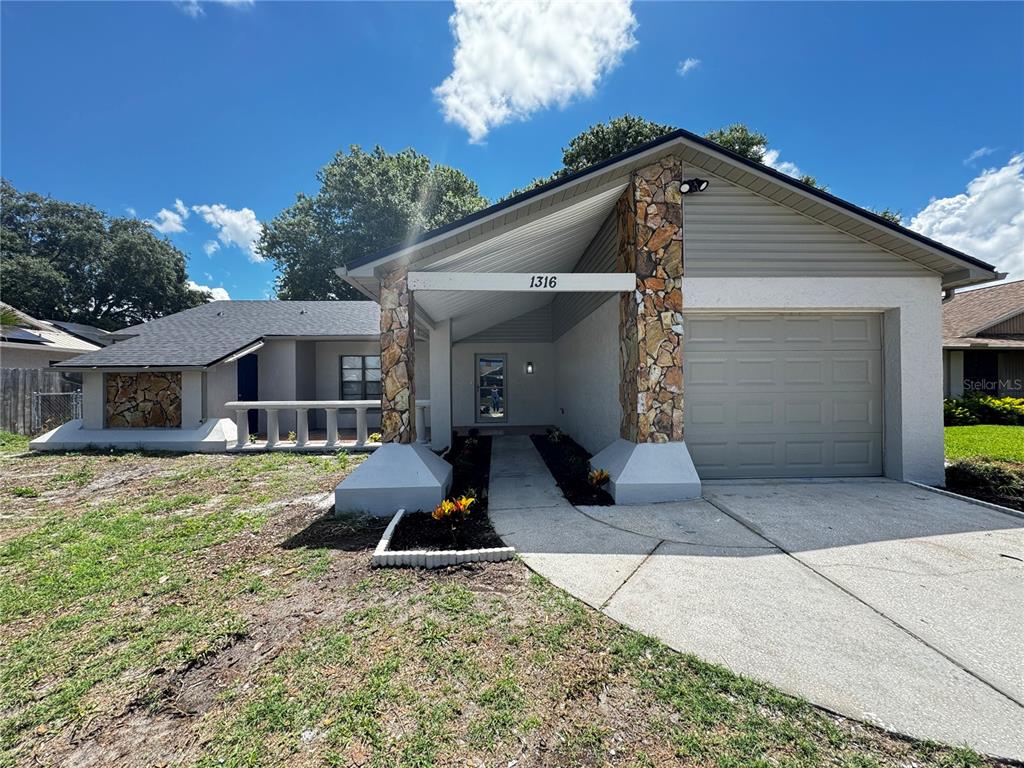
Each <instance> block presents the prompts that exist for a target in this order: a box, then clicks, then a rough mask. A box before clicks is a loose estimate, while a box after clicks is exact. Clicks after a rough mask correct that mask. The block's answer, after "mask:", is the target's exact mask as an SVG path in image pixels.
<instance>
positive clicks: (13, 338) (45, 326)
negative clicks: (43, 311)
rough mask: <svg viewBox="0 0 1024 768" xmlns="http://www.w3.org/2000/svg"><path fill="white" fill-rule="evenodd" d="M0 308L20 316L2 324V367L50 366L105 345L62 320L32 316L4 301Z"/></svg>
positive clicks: (0, 360)
mask: <svg viewBox="0 0 1024 768" xmlns="http://www.w3.org/2000/svg"><path fill="white" fill-rule="evenodd" d="M0 308H2V310H3V311H4V312H5V313H10V314H12V315H13V316H14V317H15V318H16V322H14V323H4V324H3V325H0V368H49V367H50V366H51V365H53V364H54V363H58V362H60V361H61V360H68V359H69V358H72V357H77V356H78V355H81V354H82V353H83V352H90V351H92V350H95V349H99V348H100V346H101V345H100V344H98V343H96V342H94V341H92V340H90V339H88V338H85V337H84V336H83V335H81V334H78V333H74V332H69V331H68V330H67V329H65V328H63V327H61V325H59V324H58V323H55V322H51V321H48V320H37V319H36V318H34V317H30V316H29V315H26V314H25V313H24V312H22V311H20V310H18V309H15V308H14V307H11V306H10V305H9V304H3V303H2V302H0Z"/></svg>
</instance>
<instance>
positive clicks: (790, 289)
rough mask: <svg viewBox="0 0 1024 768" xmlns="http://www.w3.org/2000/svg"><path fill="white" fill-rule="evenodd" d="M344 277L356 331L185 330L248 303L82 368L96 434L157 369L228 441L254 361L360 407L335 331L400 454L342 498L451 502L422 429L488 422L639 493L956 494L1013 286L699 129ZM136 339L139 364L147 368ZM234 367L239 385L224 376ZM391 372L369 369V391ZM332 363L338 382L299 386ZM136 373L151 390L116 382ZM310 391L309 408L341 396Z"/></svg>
mask: <svg viewBox="0 0 1024 768" xmlns="http://www.w3.org/2000/svg"><path fill="white" fill-rule="evenodd" d="M338 274H340V275H341V276H342V277H343V278H344V279H345V280H346V281H347V282H349V283H350V284H351V285H353V286H355V287H356V288H357V289H358V290H360V291H361V292H362V293H363V294H364V295H365V296H366V297H367V299H369V300H371V301H372V302H373V303H372V304H358V303H357V304H352V305H346V304H342V305H340V306H343V307H346V306H351V307H353V309H351V310H347V311H345V314H338V315H337V317H338V318H344V322H345V323H350V324H351V325H344V326H343V327H342V326H338V325H336V324H335V323H334V320H332V319H329V318H333V317H334V315H332V314H331V310H328V309H327V308H324V309H322V310H321V309H318V308H315V307H314V306H311V305H310V306H306V307H303V304H302V303H292V302H287V303H286V302H266V303H261V302H251V303H245V304H238V305H237V306H239V307H241V308H240V309H239V310H237V311H239V312H244V313H246V315H247V316H248V317H250V318H251V322H248V323H245V325H246V327H247V329H248V335H246V334H242V333H232V334H231V335H230V337H229V338H221V336H219V335H217V334H214V333H213V332H211V331H210V330H209V328H210V326H209V325H206V324H204V325H202V326H201V327H191V328H190V327H189V326H188V325H187V324H186V325H184V326H183V325H181V324H182V323H184V322H185V318H189V317H203V318H206V317H208V315H210V314H212V315H214V316H216V315H217V313H218V312H224V313H225V314H224V317H227V316H228V315H230V314H231V313H232V312H233V311H235V310H234V307H235V302H231V303H230V304H229V305H225V304H211V305H207V306H206V307H202V308H199V309H197V310H191V311H190V312H186V313H182V314H181V315H178V316H175V317H171V318H165V319H164V320H161V321H154V322H153V323H149V324H147V326H146V327H145V328H144V329H136V330H139V335H138V337H137V338H136V339H133V340H131V341H125V342H119V343H117V344H115V345H114V346H113V347H111V348H108V349H106V350H102V351H100V352H95V353H91V354H90V355H87V356H83V357H82V358H79V359H78V360H75V361H71V362H69V363H63V364H61V365H60V367H75V368H80V369H83V370H91V371H94V372H95V376H96V377H97V378H96V380H95V383H94V384H92V385H90V386H91V389H89V390H88V392H87V396H86V405H87V407H86V421H87V422H88V423H87V424H85V425H84V426H87V427H89V428H90V429H93V430H102V429H109V428H110V427H109V421H110V419H111V418H112V417H113V416H114V415H115V414H116V413H117V412H118V408H119V407H120V406H119V403H120V402H122V401H124V400H132V399H135V400H138V397H137V396H135V395H133V394H132V391H133V389H134V388H138V387H139V386H140V385H141V382H142V374H143V373H144V372H145V371H146V370H150V371H153V370H154V369H156V370H158V371H160V372H167V373H174V372H178V373H180V375H181V377H182V378H181V387H182V399H183V402H184V401H190V402H192V405H191V406H190V407H189V409H188V418H187V419H186V418H184V417H183V420H182V427H191V428H194V426H195V425H196V424H201V423H208V422H209V421H210V420H211V419H217V420H218V423H224V427H223V429H222V435H221V437H222V438H223V440H225V441H227V442H228V443H230V442H231V438H232V437H235V438H242V437H243V434H242V433H244V432H245V430H246V429H247V427H246V425H245V423H244V419H246V418H248V416H247V415H246V413H245V411H244V409H242V408H240V407H239V406H238V404H237V402H238V401H235V402H233V403H230V404H229V403H228V402H227V401H228V400H229V397H230V396H232V395H233V394H234V393H235V390H236V389H237V394H238V396H241V395H242V391H241V387H235V388H234V389H233V387H234V385H235V384H236V383H237V376H238V374H237V371H238V370H239V367H238V365H237V363H238V361H239V360H241V359H242V358H244V357H245V356H247V355H249V354H255V356H256V360H257V363H256V365H257V366H258V368H259V384H260V388H259V391H258V396H259V397H260V398H265V397H269V396H270V395H269V394H268V392H267V391H266V390H265V389H264V387H265V386H267V384H266V382H270V381H272V380H273V381H275V382H276V381H278V380H280V381H283V382H285V383H284V384H282V385H281V386H282V388H283V390H282V392H281V393H280V394H274V395H273V396H274V397H275V398H282V399H283V400H280V399H275V400H274V401H273V403H274V405H273V406H272V407H274V408H280V407H284V405H288V403H287V402H286V400H287V398H289V397H292V398H296V399H297V400H298V399H301V398H314V397H315V398H317V399H319V398H328V397H338V396H341V395H344V391H342V390H343V388H341V389H339V387H340V385H341V382H342V381H344V380H345V373H344V371H345V370H346V369H345V362H344V357H345V354H344V351H343V350H342V348H341V347H322V346H320V347H318V345H322V344H324V343H325V342H324V340H322V339H321V334H329V335H331V336H333V337H344V338H346V339H348V340H349V341H350V342H351V343H354V342H356V341H357V340H358V341H359V342H362V343H365V345H366V346H365V347H364V349H366V350H367V352H366V353H365V354H367V355H372V356H373V361H372V362H374V363H377V364H379V368H375V369H370V370H373V371H374V373H373V378H374V379H377V378H379V379H380V381H381V382H382V384H381V387H380V389H381V392H380V396H379V402H377V401H374V402H373V404H374V405H377V406H379V408H380V411H381V420H380V424H381V426H380V430H381V432H382V433H383V437H382V442H383V446H382V447H381V448H379V449H377V450H376V451H375V452H374V453H373V454H372V455H371V456H370V457H369V458H368V459H367V460H366V461H365V462H363V463H362V464H361V465H360V466H359V467H358V468H357V469H356V471H354V472H353V473H352V474H351V475H350V476H349V477H348V478H347V479H346V480H345V481H344V482H343V483H342V484H341V485H339V487H338V490H337V504H338V506H339V508H363V509H369V510H371V511H375V512H381V513H385V512H388V511H389V510H390V511H393V510H394V509H395V508H396V507H398V506H409V507H424V506H427V505H428V504H430V503H436V501H437V500H439V499H440V498H441V495H442V494H443V493H444V492H445V491H446V489H447V484H448V480H449V477H450V468H447V466H446V465H445V463H444V462H441V461H440V460H439V459H438V458H437V456H436V455H435V454H434V453H432V452H431V451H430V450H429V449H428V448H427V446H426V445H424V444H423V443H422V442H420V441H422V440H424V439H429V442H430V447H431V448H433V449H434V450H435V451H436V450H439V449H441V448H443V447H444V446H446V445H447V444H448V443H449V440H450V436H451V434H452V430H453V429H456V428H468V427H474V426H475V427H477V428H481V429H493V430H508V429H524V428H536V427H541V426H545V425H556V426H558V427H559V428H561V429H562V430H563V431H565V432H567V433H568V434H570V435H571V436H572V437H574V438H575V439H576V440H577V441H578V442H580V443H581V444H582V445H583V446H584V447H585V448H586V449H587V450H589V451H590V452H592V453H593V454H595V455H594V458H593V460H592V463H593V465H594V466H600V467H602V468H604V469H607V470H608V471H609V473H610V475H611V478H612V482H611V490H612V493H613V495H614V496H615V498H616V500H617V501H619V502H620V503H629V502H643V501H657V500H669V499H678V498H690V497H693V496H695V495H698V494H699V493H700V482H701V480H702V479H709V478H757V477H835V476H871V475H885V476H888V477H892V478H896V479H908V480H916V481H920V482H924V483H930V484H938V483H942V482H943V435H942V383H941V382H942V375H941V374H942V356H941V351H940V350H941V346H942V298H943V295H944V292H948V291H950V290H952V289H955V288H960V287H965V286H971V285H975V284H980V283H984V282H987V281H991V280H995V279H998V277H999V275H998V274H997V273H996V271H995V269H994V268H993V267H992V266H991V265H989V264H986V263H984V262H982V261H979V260H978V259H975V258H973V257H971V256H969V255H968V254H964V253H961V252H959V251H957V250H955V249H953V248H950V247H948V246H945V245H943V244H941V243H938V242H935V241H933V240H930V239H929V238H927V237H924V236H922V235H920V234H918V233H916V232H913V231H910V230H907V229H905V228H903V227H900V226H899V225H896V224H893V223H891V222H889V221H887V220H885V219H883V218H881V217H879V216H877V215H875V214H873V213H871V212H870V211H867V210H864V209H862V208H859V207H857V206H855V205H852V204H851V203H848V202H846V201H844V200H841V199H839V198H837V197H835V196H833V195H831V194H829V193H827V192H824V191H822V190H820V189H816V188H812V187H809V186H807V185H804V184H802V183H800V182H799V181H797V180H795V179H793V178H791V177H789V176H786V175H784V174H781V173H778V172H776V171H774V170H773V169H771V168H768V167H766V166H764V165H761V164H759V163H755V162H751V161H749V160H747V159H746V158H743V157H740V156H738V155H736V154H733V153H731V152H729V151H728V150H725V149H723V148H721V147H719V146H718V145H716V144H713V143H711V142H709V141H707V140H705V139H703V138H701V137H699V136H696V135H695V134H692V133H689V132H687V131H683V130H678V131H675V132H673V133H670V134H668V135H666V136H664V137H662V138H660V139H658V140H656V141H652V142H650V143H648V144H645V145H644V146H641V147H638V148H636V149H634V150H631V151H629V152H626V153H623V154H621V155H619V156H617V157H614V158H611V159H609V160H607V161H605V162H602V163H599V164H597V165H595V166H592V167H591V168H588V169H585V170H583V171H581V172H578V173H575V174H572V175H569V176H566V177H563V178H561V179H558V180H556V181H553V182H551V183H549V184H546V185H543V186H541V187H538V188H536V189H534V190H531V191H529V192H525V193H523V194H520V195H517V196H515V197H513V198H510V199H508V200H505V201H502V202H501V203H498V204H496V205H493V206H491V207H489V208H487V209H484V210H482V211H479V212H477V213H475V214H472V215H471V216H468V217H466V218H464V219H462V220H460V221H457V222H454V223H452V224H449V225H447V226H444V227H441V228H439V229H437V230H434V231H430V232H427V233H424V234H422V235H420V236H418V237H415V238H412V239H411V240H410V241H407V242H404V243H402V244H401V245H400V246H397V247H394V248H389V249H387V250H385V251H383V252H380V253H375V254H367V255H366V256H365V257H363V258H360V259H357V260H355V261H354V262H351V263H349V264H348V265H346V266H345V267H341V268H339V269H338ZM378 306H379V310H378V309H377V307H378ZM359 307H362V308H361V309H354V308H359ZM302 311H305V312H306V313H307V314H306V315H299V314H298V313H300V312H302ZM378 311H379V316H378V315H377V314H375V313H377V312H378ZM314 313H315V314H314ZM264 314H265V316H266V319H261V318H263V317H264ZM294 315H298V316H299V317H304V318H306V320H307V321H308V322H303V323H302V324H301V326H302V327H301V330H296V329H294V328H292V329H291V330H289V331H287V332H286V333H285V335H286V336H287V338H288V340H289V341H293V342H294V344H295V346H294V347H289V351H288V352H287V353H282V354H281V356H280V357H277V355H276V351H275V350H276V347H274V346H272V345H271V344H272V342H273V341H274V339H273V338H272V336H271V335H272V334H275V333H279V332H280V329H279V328H277V323H278V322H281V321H283V320H282V319H283V318H284V317H286V316H294ZM272 317H273V318H274V320H273V321H272V320H271V319H270V318H272ZM289 322H291V321H289ZM162 328H167V329H169V330H168V333H167V334H164V333H162V331H161V329H162ZM170 329H175V331H174V333H171V332H170ZM341 341H342V339H341V338H338V341H337V343H340V342H341ZM303 342H307V344H306V346H305V347H301V344H302V343H303ZM331 343H335V342H331ZM129 345H134V349H136V350H138V352H139V354H138V355H133V356H132V357H131V359H125V357H124V355H126V352H127V350H128V349H129V348H130V347H129ZM246 345H250V348H247V346H246ZM268 345H271V346H268ZM119 348H120V350H119ZM207 349H209V350H210V351H209V352H207V351H206V350H207ZM291 350H294V351H291ZM321 350H325V351H321ZM326 350H330V351H326ZM352 354H353V356H354V355H355V354H357V353H355V352H353V353H352ZM378 356H379V359H377V358H378ZM232 362H233V363H236V365H235V375H234V378H232V375H231V374H230V373H226V374H223V375H224V377H225V378H224V379H218V375H217V373H216V372H215V371H216V368H217V367H218V366H219V365H225V364H228V363H232ZM352 364H353V365H354V362H353V363H352ZM368 365H369V363H367V362H366V361H363V362H361V366H363V371H364V372H363V373H362V374H356V373H352V374H351V376H352V381H353V382H354V381H356V380H357V379H358V377H359V376H360V375H361V376H363V380H368V379H369V377H368V375H367V374H366V373H365V370H366V367H367V366H368ZM147 366H149V368H148V369H147ZM299 370H301V371H303V373H301V374H297V373H296V372H297V371H299ZM310 370H315V372H316V373H315V376H314V377H313V381H314V382H315V384H316V385H315V386H314V385H313V384H306V385H304V386H303V387H300V385H299V384H298V382H299V381H309V374H308V371H310ZM351 370H353V371H354V369H351ZM127 372H130V373H131V374H132V375H134V376H136V378H127V379H124V378H121V379H119V378H117V377H119V376H124V374H125V373H127ZM338 372H340V373H341V377H340V379H339V378H338ZM321 377H323V379H322V383H321ZM218 381H219V382H220V383H218ZM176 382H177V379H176V378H173V377H172V380H169V384H170V385H174V384H176ZM291 382H295V383H291ZM89 393H91V394H89ZM189 393H191V394H189ZM200 393H205V395H203V394H200ZM361 393H362V394H364V395H366V396H367V397H369V395H370V393H369V391H362V392H361ZM104 398H105V399H104ZM246 399H251V398H246ZM111 401H113V403H112V402H111ZM310 402H312V401H307V400H303V401H302V403H303V404H302V405H295V404H294V403H293V404H292V410H295V411H297V412H300V413H303V414H304V415H305V414H308V413H310V412H312V410H313V409H316V410H324V411H325V412H329V411H331V410H333V409H334V408H335V402H330V403H328V404H325V405H324V406H323V407H316V406H313V405H310ZM282 403H284V405H282ZM300 408H301V409H303V410H301V411H300ZM232 410H234V411H235V422H236V424H241V429H240V430H239V429H238V428H237V426H235V425H232V424H231V423H230V421H229V419H228V414H227V413H226V412H228V411H232ZM342 413H344V411H342ZM282 418H283V417H282ZM326 418H328V419H330V418H331V417H330V416H329V415H328V416H326ZM105 420H106V421H105ZM204 420H205V422H204ZM424 420H426V423H423V421H424ZM330 427H331V424H330V423H327V435H326V437H327V439H328V442H330V440H329V438H330V437H331V432H330ZM130 429H134V428H130ZM232 429H234V430H235V431H234V432H232V431H231V430H232ZM301 432H302V434H299V435H297V436H296V437H297V440H298V442H306V441H305V440H304V438H306V437H307V435H306V434H305V430H301ZM46 442H47V441H45V440H43V441H38V442H37V443H34V444H33V445H34V446H37V447H45V443H46ZM55 442H58V443H59V441H55ZM243 442H244V440H243V439H237V444H236V445H238V446H241V444H242V443H243Z"/></svg>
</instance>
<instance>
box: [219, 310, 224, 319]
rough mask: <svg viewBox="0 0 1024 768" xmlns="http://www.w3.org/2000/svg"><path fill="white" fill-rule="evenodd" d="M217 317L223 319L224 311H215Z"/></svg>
mask: <svg viewBox="0 0 1024 768" xmlns="http://www.w3.org/2000/svg"><path fill="white" fill-rule="evenodd" d="M217 317H224V310H223V309H220V310H218V311H217Z"/></svg>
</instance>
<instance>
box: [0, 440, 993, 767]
mask: <svg viewBox="0 0 1024 768" xmlns="http://www.w3.org/2000/svg"><path fill="white" fill-rule="evenodd" d="M21 449H23V445H22V443H21V442H20V441H8V440H0V766H7V765H11V766H13V765H26V766H27V765H117V766H119V768H131V767H132V766H151V765H162V766H175V768H182V767H183V766H209V768H222V767H224V768H243V767H245V766H253V767H254V768H255V767H256V766H260V768H263V767H267V768H271V767H273V766H295V767H296V768H298V767H299V766H301V767H302V768H308V767H312V766H364V767H365V768H398V767H400V766H410V767H412V766H415V767H417V768H429V767H430V766H464V765H467V766H478V765H480V766H482V765H486V766H494V765H501V766H506V765H511V764H513V763H516V764H518V765H519V766H521V767H522V768H526V766H547V765H557V766H561V767H563V768H572V767H573V766H616V767H617V768H642V767H651V766H663V765H664V766H668V765H672V766H676V765H680V766H708V767H709V768H745V767H747V766H750V767H751V768H768V767H769V766H779V767H784V766H789V767H790V768H796V767H801V768H815V767H817V766H835V767H836V768H872V767H878V766H892V767H893V768H895V767H896V766H911V765H913V766H920V767H922V768H924V767H925V766H928V767H930V768H954V767H956V768H967V767H968V766H981V765H989V764H991V763H990V762H989V761H987V760H985V759H983V758H981V757H979V756H978V755H976V754H975V753H973V752H971V751H970V750H967V749H964V748H949V747H943V746H939V745H935V744H929V743H923V742H916V741H912V740H908V739H902V738H896V737H893V736H890V735H888V734H886V733H884V732H882V731H879V730H877V729H875V728H872V727H870V726H866V725H863V724H860V723H855V722H852V721H849V720H846V719H844V718H840V717H837V716H835V715H832V714H830V713H827V712H824V711H822V710H819V709H816V708H815V707H812V706H810V705H809V704H807V703H806V702H803V701H800V700H798V699H794V698H792V697H790V696H787V695H785V694H783V693H780V692H779V691H777V690H775V689H773V688H771V687H769V686H766V685H763V684H761V683H757V682H753V681H751V680H748V679H746V678H742V677H739V676H736V675H734V674H732V673H730V672H728V671H727V670H725V669H723V668H721V667H717V666H715V665H712V664H709V663H706V662H703V661H701V660H699V659H696V658H693V657H690V656H684V655H680V654H678V653H675V652H673V651H671V650H670V649H668V648H666V647H665V646H664V645H662V644H660V643H658V642H657V641H655V640H652V639H650V638H648V637H645V636H643V635H640V634H638V633H636V632H633V631H631V630H627V629H624V628H623V627H621V626H619V625H618V624H616V623H615V622H613V621H612V620H610V619H608V618H607V617H606V616H604V615H602V614H600V613H598V612H596V611H593V610H591V609H590V608H588V607H587V606H585V605H584V604H583V603H580V602H579V601H577V600H575V599H573V598H571V597H569V596H567V595H566V594H565V593H564V592H562V591H560V590H558V589H556V588H554V587H553V586H551V585H550V584H548V583H546V582H545V581H544V580H542V579H540V578H539V577H537V576H535V575H533V574H531V573H530V572H529V570H528V569H526V568H525V566H523V564H522V563H520V562H518V561H509V562H504V563H484V564H473V565H470V566H466V567H458V568H447V569H441V570H438V571H429V572H428V571H422V570H420V571H415V570H397V569H378V570H373V569H371V568H370V565H369V563H370V556H371V553H372V548H373V546H374V544H375V543H376V540H377V538H379V536H380V532H381V528H382V525H381V522H380V521H366V520H356V519H345V518H341V519H339V518H334V517H325V516H324V515H323V512H322V511H318V509H317V507H316V497H315V496H311V494H323V493H325V492H327V491H330V490H331V489H332V488H333V487H334V485H335V484H336V483H337V482H338V481H339V479H340V478H342V477H344V476H345V474H346V473H347V472H349V471H350V470H351V468H352V467H353V466H354V465H355V464H356V462H358V461H359V460H360V459H359V458H358V457H349V456H346V455H344V454H342V455H338V456H330V457H320V456H299V455H285V454H265V455H246V456H226V455H225V456H154V455H145V454H133V453H127V454H116V455H111V454H80V455H70V456H69V455H63V456H53V455H44V456H31V455H30V456H24V455H19V454H18V451H20V450H21Z"/></svg>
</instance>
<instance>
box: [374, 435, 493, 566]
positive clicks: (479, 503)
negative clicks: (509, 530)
mask: <svg viewBox="0 0 1024 768" xmlns="http://www.w3.org/2000/svg"><path fill="white" fill-rule="evenodd" d="M444 458H445V460H446V461H448V462H449V463H450V464H451V465H452V487H451V491H450V492H449V498H457V497H459V496H472V497H473V498H474V499H476V502H475V503H474V504H473V506H472V508H471V510H470V514H469V516H468V517H467V518H466V519H465V520H461V521H459V522H458V523H456V524H455V525H450V524H449V523H445V522H440V521H438V520H435V519H434V518H433V517H431V513H432V511H433V510H421V511H419V512H411V513H410V512H407V513H406V514H405V515H403V516H402V519H401V521H400V522H399V523H398V526H397V527H396V528H395V531H394V533H393V534H392V536H391V546H390V549H391V550H396V551H397V550H405V549H425V550H434V551H436V550H445V549H453V550H461V549H485V548H489V547H503V546H505V545H504V543H503V542H502V540H501V539H500V538H499V537H498V534H497V533H495V532H494V528H493V527H492V526H491V520H490V518H489V517H488V516H487V489H488V486H489V483H490V475H491V438H490V437H487V436H483V437H481V436H478V435H470V436H468V437H466V436H456V437H455V438H454V440H453V442H452V447H451V450H449V451H448V453H447V454H445V457H444Z"/></svg>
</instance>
